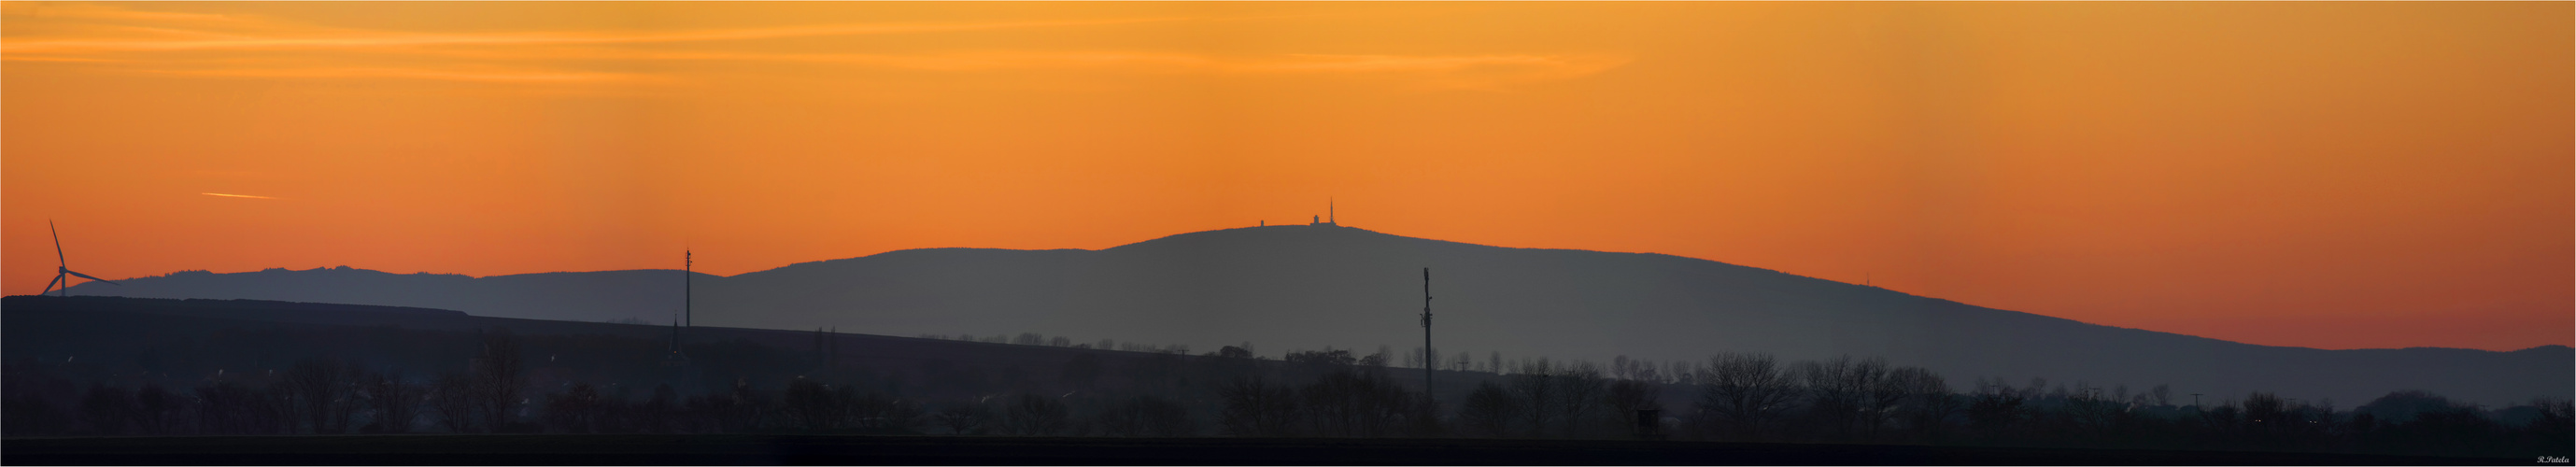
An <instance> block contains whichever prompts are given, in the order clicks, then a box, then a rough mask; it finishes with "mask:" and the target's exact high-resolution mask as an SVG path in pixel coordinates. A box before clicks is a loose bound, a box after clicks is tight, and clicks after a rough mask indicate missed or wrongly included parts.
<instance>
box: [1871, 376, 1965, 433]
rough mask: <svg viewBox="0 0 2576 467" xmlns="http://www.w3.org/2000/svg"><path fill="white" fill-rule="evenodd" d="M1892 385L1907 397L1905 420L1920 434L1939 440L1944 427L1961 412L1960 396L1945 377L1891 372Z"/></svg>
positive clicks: (1905, 401) (1905, 400) (1903, 404)
mask: <svg viewBox="0 0 2576 467" xmlns="http://www.w3.org/2000/svg"><path fill="white" fill-rule="evenodd" d="M1887 378H1888V380H1889V381H1890V382H1891V383H1890V384H1891V385H1892V386H1894V387H1896V388H1898V389H1897V392H1898V393H1900V394H1902V395H1903V399H1904V400H1903V402H1902V403H1901V405H1902V406H1903V410H1902V415H1901V416H1902V417H1903V418H1904V419H1905V421H1906V424H1907V425H1908V426H1910V427H1911V428H1913V429H1914V430H1915V432H1916V433H1918V434H1920V435H1922V436H1925V437H1938V436H1940V430H1941V427H1942V426H1945V425H1947V424H1948V423H1949V420H1950V417H1951V416H1952V415H1954V414H1956V413H1958V410H1959V400H1958V397H1957V394H1955V393H1953V392H1951V390H1950V383H1949V382H1948V381H1944V380H1942V379H1941V375H1940V374H1938V373H1933V372H1932V371H1931V370H1926V369H1922V368H1917V367H1904V368H1897V369H1895V370H1893V371H1890V372H1888V376H1887Z"/></svg>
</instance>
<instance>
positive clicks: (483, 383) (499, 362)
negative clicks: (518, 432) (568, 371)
mask: <svg viewBox="0 0 2576 467" xmlns="http://www.w3.org/2000/svg"><path fill="white" fill-rule="evenodd" d="M482 340H483V350H482V352H481V353H480V354H477V355H476V356H475V357H474V360H473V362H472V365H470V366H471V367H472V370H471V371H472V374H473V377H474V378H473V388H474V390H473V394H474V406H475V410H476V412H477V413H478V414H480V415H481V416H482V418H483V420H482V423H483V427H484V428H485V429H489V430H492V431H494V432H500V431H503V430H506V429H509V427H510V423H511V422H512V421H513V420H514V417H515V414H514V412H515V410H513V409H516V408H518V407H519V405H520V404H521V403H522V402H524V401H523V399H524V398H523V397H521V395H522V394H525V393H526V390H527V385H528V380H527V374H526V372H527V369H526V364H525V362H524V360H522V357H523V356H522V355H520V353H521V350H520V348H519V338H518V336H516V335H513V334H511V333H510V329H509V328H503V327H498V326H495V327H493V328H491V330H489V331H486V332H484V333H483V339H482Z"/></svg>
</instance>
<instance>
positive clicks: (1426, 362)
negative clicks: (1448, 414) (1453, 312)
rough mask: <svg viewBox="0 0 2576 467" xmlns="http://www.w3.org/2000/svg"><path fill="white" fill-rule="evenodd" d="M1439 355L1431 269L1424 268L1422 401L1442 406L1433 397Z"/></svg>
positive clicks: (1433, 405)
mask: <svg viewBox="0 0 2576 467" xmlns="http://www.w3.org/2000/svg"><path fill="white" fill-rule="evenodd" d="M1436 355H1438V354H1435V353H1432V351H1431V268H1422V400H1425V401H1432V404H1431V405H1432V407H1439V406H1440V404H1439V402H1437V401H1436V400H1434V399H1432V396H1431V372H1432V370H1433V369H1435V368H1439V367H1440V363H1439V360H1436V359H1435V356H1436Z"/></svg>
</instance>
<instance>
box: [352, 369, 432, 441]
mask: <svg viewBox="0 0 2576 467" xmlns="http://www.w3.org/2000/svg"><path fill="white" fill-rule="evenodd" d="M359 389H360V390H361V391H362V393H363V394H365V395H366V401H367V408H368V412H370V413H371V414H372V418H374V419H375V422H374V423H373V424H372V426H374V427H375V431H376V432H378V433H409V432H411V426H412V422H413V421H415V420H418V419H419V418H420V402H421V399H422V397H423V396H424V394H422V393H423V392H424V391H423V390H422V389H421V387H420V386H416V385H412V384H408V383H404V382H403V381H402V375H398V374H386V373H374V372H369V373H367V375H366V378H365V379H364V380H361V382H360V383H359Z"/></svg>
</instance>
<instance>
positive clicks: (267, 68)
mask: <svg viewBox="0 0 2576 467" xmlns="http://www.w3.org/2000/svg"><path fill="white" fill-rule="evenodd" d="M21 10H25V9H24V8H18V9H10V10H8V14H10V15H11V16H27V15H29V14H30V13H26V12H24V11H21ZM35 16H36V17H40V18H47V19H50V20H55V21H56V22H60V21H62V20H70V21H73V23H75V24H68V25H64V24H52V23H47V24H48V26H47V27H44V28H20V29H17V30H13V31H12V34H11V35H10V37H9V38H8V40H7V41H5V42H0V60H6V61H17V62H54V63H61V64H65V66H92V67H101V68H100V69H109V70H116V71H122V72H129V73H149V74H161V75H177V76H200V77H228V78H271V79H408V80H438V81H462V82H482V83H528V84H540V83H599V82H649V81H668V80H670V79H673V78H675V77H676V76H680V75H684V74H686V73H688V72H690V71H693V70H696V69H699V68H693V67H690V66H685V65H684V66H669V65H657V64H668V63H685V62H718V61H724V62H745V63H792V64H814V65H832V66H846V67H853V68H861V69H869V68H873V69H893V70H914V71H933V72H981V71H1016V70H1061V71H1083V72H1108V73H1163V74H1170V73H1187V74H1206V75H1216V76H1227V75H1243V76H1248V75H1309V76H1326V75H1341V76H1377V77H1389V78H1395V79H1401V80H1409V81H1414V82H1419V83H1424V84H1430V85H1434V86H1442V87H1456V88H1497V87H1501V86H1508V85H1513V84H1522V83H1531V82H1541V81H1551V80H1562V79H1571V78H1577V77H1582V76H1588V75H1592V74H1595V73H1599V72H1601V71H1604V70H1608V69H1612V68H1616V67H1618V66H1620V65H1623V64H1625V63H1627V62H1628V58H1626V57H1624V56H1615V55H1600V54H1590V55H1585V54H1512V53H1495V54H1448V55H1440V54H1421V55H1399V54H1271V55H1243V54H1235V55H1227V54H1211V53H1185V52H1170V51H1152V50H990V49H988V50H963V51H929V52H914V53H782V52H777V51H775V50H774V49H766V48H763V47H761V46H756V45H750V44H735V43H729V42H740V41H753V40H763V39H785V38H811V37H832V36H863V35H889V34H920V33H938V32H969V31H1000V30H1018V29H1031V28H1066V27H1088V26H1118V25H1134V24H1145V23H1166V22H1186V21H1217V20H1225V19H1223V18H1219V19H1202V18H1181V17H1149V18H1109V19H1082V20H1058V21H1003V22H956V23H842V24H817V25H794V26H776V27H759V28H716V29H691V30H678V31H536V32H482V33H422V32H408V31H381V30H357V29H346V28H332V27H324V26H317V25H309V24H298V23H292V22H286V21H280V20H277V19H273V18H266V17H259V16H255V15H208V14H195V13H163V12H148V11H134V10H127V9H123V8H121V7H119V6H102V5H86V4H72V5H70V6H66V7H60V8H49V9H45V10H43V11H42V12H41V13H40V14H35ZM12 19H13V20H17V19H21V18H12ZM1237 19H1239V18H1237ZM25 23H26V22H25V21H20V23H19V24H25ZM18 31H37V32H35V33H20V32H18ZM677 43H689V44H688V45H686V46H685V48H675V47H677V46H675V45H673V44H677ZM636 70H650V71H636Z"/></svg>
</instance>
